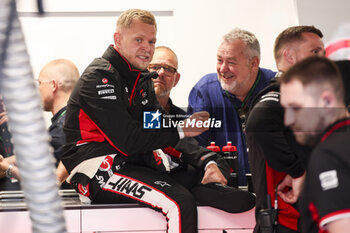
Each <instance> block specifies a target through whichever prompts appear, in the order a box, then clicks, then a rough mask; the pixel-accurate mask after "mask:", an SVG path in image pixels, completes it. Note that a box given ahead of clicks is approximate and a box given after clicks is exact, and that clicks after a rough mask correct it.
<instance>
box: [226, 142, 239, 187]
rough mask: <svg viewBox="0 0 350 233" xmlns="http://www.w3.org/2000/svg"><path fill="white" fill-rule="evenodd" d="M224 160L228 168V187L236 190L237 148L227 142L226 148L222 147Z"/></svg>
mask: <svg viewBox="0 0 350 233" xmlns="http://www.w3.org/2000/svg"><path fill="white" fill-rule="evenodd" d="M222 152H223V154H224V156H223V157H224V159H225V160H226V161H227V163H228V165H229V166H230V179H229V181H228V185H229V186H232V187H235V188H238V154H237V148H236V147H235V146H233V145H232V142H227V145H226V146H223V147H222Z"/></svg>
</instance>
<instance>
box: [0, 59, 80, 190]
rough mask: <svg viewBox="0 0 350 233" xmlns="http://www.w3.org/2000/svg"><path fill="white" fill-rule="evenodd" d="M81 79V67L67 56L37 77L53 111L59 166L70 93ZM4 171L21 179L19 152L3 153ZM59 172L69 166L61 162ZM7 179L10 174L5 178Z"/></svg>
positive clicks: (0, 164)
mask: <svg viewBox="0 0 350 233" xmlns="http://www.w3.org/2000/svg"><path fill="white" fill-rule="evenodd" d="M78 79H79V71H78V69H77V67H76V66H75V65H74V64H73V63H72V62H71V61H69V60H67V59H57V60H53V61H50V62H49V63H47V64H46V65H45V66H44V67H43V68H42V70H41V71H40V74H39V77H38V79H37V82H38V88H39V92H40V97H41V100H42V105H43V109H44V111H48V112H51V113H52V115H53V117H52V118H51V123H52V124H51V125H50V127H49V129H48V131H49V134H50V136H51V141H50V143H51V146H52V147H53V155H54V157H55V158H56V166H58V164H59V162H60V160H61V156H62V148H63V145H64V144H65V142H66V139H65V134H64V132H63V124H64V121H65V117H66V108H67V106H66V105H67V102H68V99H69V96H70V94H71V92H72V90H73V87H74V86H75V83H76V82H77V80H78ZM0 160H1V161H0V171H3V173H1V172H0V173H1V174H4V175H5V174H6V176H7V178H9V180H14V178H16V179H19V178H20V177H19V174H18V168H17V166H16V156H15V155H12V156H9V157H7V158H3V157H2V156H1V157H0ZM57 171H58V172H60V173H61V172H64V171H65V169H64V167H63V166H62V164H60V166H59V169H58V170H57ZM4 179H6V178H4ZM61 188H71V186H70V185H68V184H67V183H63V185H62V187H61Z"/></svg>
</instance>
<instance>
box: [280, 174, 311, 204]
mask: <svg viewBox="0 0 350 233" xmlns="http://www.w3.org/2000/svg"><path fill="white" fill-rule="evenodd" d="M304 181H305V174H304V175H302V176H300V177H298V178H293V177H291V176H290V175H287V176H286V177H285V178H284V179H283V181H282V182H281V183H280V184H279V185H278V186H277V193H278V195H279V196H280V197H281V198H282V200H283V201H284V202H287V203H290V204H294V203H295V202H297V200H298V198H299V196H300V193H301V191H302V190H303V186H304ZM285 189H289V190H287V191H285Z"/></svg>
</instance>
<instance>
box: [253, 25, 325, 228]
mask: <svg viewBox="0 0 350 233" xmlns="http://www.w3.org/2000/svg"><path fill="white" fill-rule="evenodd" d="M322 36H323V35H322V33H321V31H320V30H318V29H317V28H315V27H313V26H295V27H290V28H287V29H285V30H284V31H283V32H281V33H280V34H279V35H278V37H277V38H276V41H275V48H274V55H275V60H276V65H277V68H278V71H279V73H278V76H280V75H281V74H282V73H283V72H285V71H287V70H288V69H289V68H290V67H291V66H292V65H294V64H295V63H296V62H297V61H299V60H301V59H303V58H305V57H308V56H314V55H323V54H324V46H323V42H322V39H321V38H322ZM279 78H280V77H276V78H274V79H273V80H271V82H270V83H269V85H268V86H267V87H266V88H265V89H264V90H262V91H261V92H260V93H259V95H258V96H257V97H256V98H255V100H254V103H253V108H252V109H251V111H250V113H249V116H248V119H247V130H246V133H247V141H248V145H249V154H248V155H249V162H250V168H251V171H252V179H253V184H254V189H255V192H256V200H257V203H256V222H257V224H256V227H255V230H254V232H261V224H264V223H261V221H262V219H261V218H260V217H261V216H262V215H264V213H260V211H261V210H262V209H267V207H268V206H269V205H270V206H272V207H273V208H276V209H277V219H278V225H277V226H275V228H277V229H278V232H297V228H298V227H297V226H298V219H299V212H298V210H297V209H296V208H295V207H294V206H292V205H290V204H288V203H285V202H284V201H283V200H282V199H281V198H278V197H276V196H275V190H276V187H277V185H278V184H279V183H280V182H281V181H282V180H283V179H285V177H289V178H291V177H294V178H297V177H301V176H302V175H303V174H304V171H305V165H304V162H303V161H304V160H306V159H304V158H306V157H307V155H308V154H309V153H310V151H311V150H310V149H309V148H306V147H301V146H299V145H298V144H297V143H296V141H295V138H294V136H293V133H292V131H291V130H290V129H289V128H287V127H285V126H284V124H283V118H284V111H283V108H282V107H281V105H280V93H279V91H280V85H279V83H278V79H279ZM268 195H269V196H270V203H267V196H268ZM276 198H277V206H275V199H276ZM272 221H273V220H272Z"/></svg>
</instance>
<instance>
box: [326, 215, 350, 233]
mask: <svg viewBox="0 0 350 233" xmlns="http://www.w3.org/2000/svg"><path fill="white" fill-rule="evenodd" d="M349 229H350V217H349V218H343V219H339V220H335V221H332V222H330V223H328V224H327V232H329V233H347V232H349Z"/></svg>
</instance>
